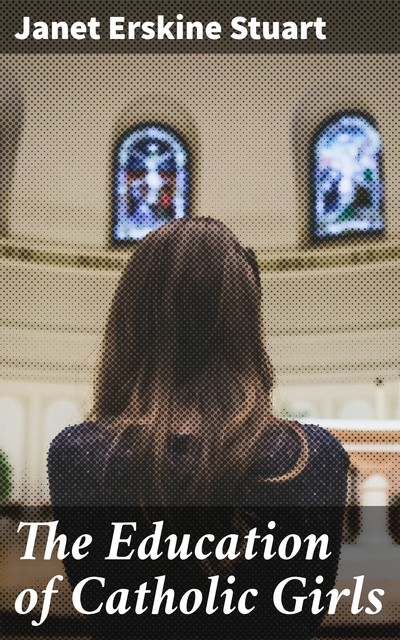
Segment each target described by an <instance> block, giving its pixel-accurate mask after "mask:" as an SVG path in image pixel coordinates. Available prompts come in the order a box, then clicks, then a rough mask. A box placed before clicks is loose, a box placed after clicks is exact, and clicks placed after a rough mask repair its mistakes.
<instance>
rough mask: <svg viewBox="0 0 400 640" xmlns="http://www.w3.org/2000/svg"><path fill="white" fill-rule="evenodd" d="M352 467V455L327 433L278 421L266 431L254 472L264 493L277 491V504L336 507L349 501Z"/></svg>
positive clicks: (317, 427) (310, 427)
mask: <svg viewBox="0 0 400 640" xmlns="http://www.w3.org/2000/svg"><path fill="white" fill-rule="evenodd" d="M302 460H303V462H302ZM348 467H349V456H348V454H347V453H346V451H345V449H344V447H343V445H342V444H341V443H340V441H339V440H338V439H337V438H336V437H335V436H334V435H333V434H332V433H331V432H330V431H328V430H327V429H324V428H323V427H320V426H318V425H314V424H301V423H299V422H296V421H289V420H277V422H276V423H271V424H268V425H266V428H265V429H264V431H263V434H262V437H261V439H260V443H259V447H258V450H257V453H256V456H255V462H254V464H253V465H252V472H253V474H254V475H255V476H256V478H257V479H258V481H260V482H261V486H264V489H266V490H267V491H268V490H269V488H273V491H274V492H275V493H276V494H277V500H279V499H282V501H283V502H285V500H286V499H287V500H288V502H293V503H295V504H310V505H311V504H316V505H324V504H332V505H335V504H343V503H344V501H345V497H346V491H347V471H348ZM296 470H297V471H298V472H297V471H296ZM294 471H295V472H294ZM254 475H253V477H254ZM280 478H282V482H276V481H274V480H276V479H280ZM271 480H272V481H273V482H272V483H271V482H269V481H271ZM285 480H287V481H285ZM262 481H265V482H262ZM258 485H259V483H258V484H257V486H258ZM281 494H282V496H281ZM283 494H284V496H283Z"/></svg>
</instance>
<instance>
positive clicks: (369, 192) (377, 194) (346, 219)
mask: <svg viewBox="0 0 400 640" xmlns="http://www.w3.org/2000/svg"><path fill="white" fill-rule="evenodd" d="M381 156H382V144H381V137H380V134H379V131H378V130H377V128H376V127H375V125H374V124H373V123H372V121H370V120H369V119H367V118H365V117H364V116H362V115H358V114H352V113H342V114H339V115H337V116H336V117H335V118H333V119H332V120H330V122H329V123H328V124H327V125H326V126H325V127H324V128H323V129H322V130H321V131H320V133H319V135H318V136H317V137H316V140H315V143H314V146H313V171H314V172H313V194H314V203H313V204H314V206H313V226H314V235H315V236H316V237H319V238H325V237H329V236H334V237H335V236H340V235H342V234H346V233H349V232H373V231H382V230H383V229H384V218H383V210H382V203H383V180H382V166H381Z"/></svg>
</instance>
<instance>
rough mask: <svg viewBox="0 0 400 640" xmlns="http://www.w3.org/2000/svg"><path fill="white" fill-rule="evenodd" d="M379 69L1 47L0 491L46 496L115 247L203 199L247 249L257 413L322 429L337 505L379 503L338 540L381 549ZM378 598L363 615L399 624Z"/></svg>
mask: <svg viewBox="0 0 400 640" xmlns="http://www.w3.org/2000/svg"><path fill="white" fill-rule="evenodd" d="M399 71H400V69H399V57H398V56H397V55H391V54H385V55H383V54H382V55H381V54H376V55H375V54H374V55H372V54H371V55H367V54H362V55H361V54H360V55H359V54H330V55H328V54H327V55H313V54H306V55H273V54H271V55H241V54H217V55H212V54H210V55H208V54H207V55H196V54H193V55H191V54H185V55H170V54H157V55H156V54H153V55H134V56H128V55H123V54H121V55H119V54H118V55H111V54H107V55H99V54H98V55H78V54H77V55H63V54H49V55H47V54H46V55H35V54H25V55H19V56H18V55H13V54H5V55H2V56H1V59H0V77H1V79H2V85H3V91H2V95H1V98H0V120H1V122H0V127H1V140H0V145H1V160H0V170H1V172H2V186H1V227H0V233H1V235H0V264H1V271H2V278H1V285H0V286H1V317H0V322H1V325H0V331H1V347H0V349H1V363H0V415H1V421H0V452H1V468H0V472H1V473H2V475H3V476H4V478H7V483H6V481H5V480H4V487H5V486H6V484H7V495H5V494H4V495H3V496H2V501H7V502H9V503H15V504H29V503H30V504H32V503H34V504H43V505H46V504H47V503H48V501H49V495H48V489H47V480H46V454H47V449H48V446H49V443H50V442H51V440H52V439H53V438H54V436H55V435H56V434H57V433H58V432H59V431H61V430H62V429H63V428H64V427H66V426H67V425H70V424H76V423H78V422H82V421H83V420H84V419H85V417H86V416H88V415H89V413H90V409H91V402H92V397H91V390H92V382H93V377H94V374H95V369H96V365H97V363H98V358H99V349H100V345H101V339H102V332H103V329H104V325H105V321H106V317H107V313H108V310H109V307H110V303H111V298H112V295H113V292H114V290H115V286H116V283H117V281H118V278H119V276H120V273H121V270H122V269H123V267H124V265H125V264H126V261H127V259H128V257H129V256H130V255H131V252H132V251H134V250H135V244H136V243H137V242H140V239H141V238H142V237H144V235H145V234H146V233H147V232H148V231H149V230H150V229H151V228H153V227H154V225H155V226H157V225H160V224H162V223H163V221H164V220H167V219H170V218H171V217H179V216H183V215H193V216H211V217H213V218H217V219H219V220H222V221H223V222H224V223H226V224H227V225H228V226H229V227H230V229H232V231H233V232H234V233H235V234H236V235H237V237H238V238H239V240H240V241H241V242H242V243H243V244H244V245H245V246H248V247H251V248H253V249H254V251H255V253H256V256H257V259H258V263H259V267H260V272H261V281H262V291H263V301H262V305H263V323H264V335H265V344H266V349H267V351H268V353H269V355H270V358H271V361H272V364H273V367H274V370H275V375H276V382H275V389H274V396H273V401H274V407H275V410H276V412H277V413H279V414H280V415H283V416H288V417H294V418H296V419H297V420H299V421H303V422H306V423H307V422H309V423H314V424H320V425H322V426H324V427H326V428H328V429H330V430H332V431H333V433H335V435H336V436H337V437H338V438H339V439H340V440H341V441H342V443H343V444H344V446H345V448H346V450H347V451H348V453H349V454H350V457H351V474H350V480H349V492H348V494H349V495H348V502H349V505H350V506H353V507H354V506H362V507H364V506H372V505H374V506H380V507H385V509H383V510H382V513H384V514H386V515H384V516H383V517H382V518H381V520H379V518H378V519H377V518H375V519H374V518H372V519H371V518H370V519H368V517H367V516H366V517H365V518H364V519H363V520H362V522H361V524H360V523H358V524H357V523H356V525H355V526H354V523H351V522H349V523H347V534H346V535H347V542H346V545H345V547H346V548H347V549H349V548H350V549H351V552H352V553H354V547H355V546H357V545H358V550H359V552H360V553H361V554H362V553H368V554H370V553H371V545H372V549H373V548H374V544H375V545H376V544H379V545H380V548H382V545H383V547H385V549H387V550H386V551H385V553H386V554H387V557H388V558H391V557H392V556H393V564H394V566H395V563H396V561H397V568H399V561H398V557H399V556H398V554H399V546H398V544H399V541H400V533H399V524H398V518H399V516H398V510H399V508H400V473H399V462H400V314H399V299H400V278H399V266H400V242H399V241H400V216H399V204H398V196H399V187H398V182H399V180H398V168H399V166H400V121H399V117H398V96H399V91H400V73H399ZM146 136H147V137H146ZM346 136H347V137H346ZM149 140H150V143H151V144H150V146H149V145H148V146H147V147H145V146H144V145H145V143H146V144H147V143H148V142H149ZM157 145H158V146H157ZM161 147H162V151H160V153H164V154H165V157H166V156H167V155H168V154H169V156H168V158H169V159H168V158H167V159H165V162H164V164H162V161H161V160H154V157H155V155H154V154H156V157H157V158H159V157H160V156H157V153H158V152H159V151H157V149H158V150H159V149H160V148H161ZM354 149H355V150H354ZM134 153H135V154H136V156H135V158H136V160H135V162H133V161H132V162H131V164H129V163H128V160H127V158H128V159H129V158H130V157H131V156H132V154H134ZM152 153H153V155H152V156H151V154H152ZM150 156H151V157H152V158H153V160H154V162H155V165H151V167H152V169H149V168H148V167H150V164H149V162H150V161H149V158H150ZM171 158H172V160H171ZM157 162H159V164H158V165H157ZM141 163H142V164H141ZM357 163H358V164H357ZM128 164H129V166H128ZM356 165H357V166H356ZM146 167H147V168H146ZM171 167H172V168H171ZM151 171H152V173H151ZM146 172H147V173H146ZM150 174H151V175H150ZM149 176H150V177H149ZM360 176H361V177H360ZM160 185H162V186H160ZM186 186H187V188H186ZM189 187H190V188H189ZM146 189H147V191H146ZM128 191H129V193H128ZM143 194H147V204H146V203H144V199H145V196H144V195H143ZM149 194H150V195H149ZM177 194H178V195H177ZM178 196H179V197H178ZM152 198H153V200H152ZM157 198H158V200H157V203H158V204H157V206H153V205H154V202H155V199H157ZM132 203H133V204H132ZM136 206H137V207H138V209H137V211H136V210H135V211H136V213H135V212H133V213H132V209H129V207H136ZM140 207H142V209H140ZM160 207H161V208H162V207H163V213H162V215H161V217H160V216H158V217H157V215H158V214H157V212H158V213H159V211H160ZM139 209H140V212H139ZM155 212H156V213H155ZM156 214H157V215H156ZM135 216H136V217H135ZM324 216H325V217H324ZM379 513H381V511H380V512H379ZM390 513H392V514H393V513H394V514H397V516H396V518H393V517H389V516H390ZM366 549H367V551H366ZM344 553H346V549H345V551H344ZM357 553H358V551H357ZM396 558H397V560H396ZM1 563H3V566H2V568H1V567H0V581H3V582H4V581H7V580H9V581H10V585H11V586H10V587H9V588H10V589H13V588H16V586H15V582H16V583H18V578H15V580H14V579H12V578H11V577H10V576H8V577H7V571H6V569H4V562H3V560H1V561H0V564H1ZM376 572H377V573H376V574H377V578H376V580H380V579H382V580H387V582H388V583H391V582H390V581H392V583H391V584H394V580H395V577H394V576H389V577H388V576H381V575H380V574H379V567H378V566H377V567H376ZM21 579H22V578H21ZM339 579H340V580H342V581H343V583H345V582H346V580H348V579H349V576H348V575H347V576H346V575H342V576H339ZM389 592H390V587H388V593H389ZM390 597H392V601H391V602H392V606H389V607H388V608H387V609H386V611H385V617H383V618H381V619H380V620H379V621H374V622H376V623H378V622H380V623H385V624H393V623H398V622H399V617H400V613H399V609H398V607H397V608H396V606H395V601H396V598H397V600H398V594H393V593H392V595H391V596H389V600H390ZM0 608H1V606H0ZM378 617H379V616H377V618H378ZM357 622H359V623H360V624H361V625H362V624H366V622H368V623H369V624H371V623H370V622H369V621H366V620H365V618H364V619H363V620H360V621H357ZM332 624H333V623H332V621H329V620H328V621H326V622H325V623H324V625H325V626H324V628H325V631H324V633H325V635H324V636H323V637H328V634H329V628H330V627H329V625H331V626H332ZM326 629H328V631H327V630H326ZM360 633H361V632H360ZM321 637H322V636H321ZM329 637H339V636H334V635H332V632H331V635H330V636H329ZM340 637H341V638H342V640H343V639H344V637H345V635H341V636H340ZM351 637H360V638H361V637H362V636H361V635H359V636H354V635H352V636H351ZM368 637H372V636H368ZM380 637H383V636H380ZM388 637H394V636H388Z"/></svg>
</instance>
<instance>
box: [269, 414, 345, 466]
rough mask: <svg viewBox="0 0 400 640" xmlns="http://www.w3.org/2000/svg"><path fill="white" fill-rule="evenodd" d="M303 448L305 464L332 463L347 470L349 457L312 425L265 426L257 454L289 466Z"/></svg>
mask: <svg viewBox="0 0 400 640" xmlns="http://www.w3.org/2000/svg"><path fill="white" fill-rule="evenodd" d="M304 444H306V447H307V457H308V459H309V461H310V462H311V461H313V462H316V461H317V460H318V461H325V462H327V461H328V460H329V461H335V463H337V464H339V465H344V466H347V465H348V462H349V457H348V455H347V453H346V451H345V449H344V447H343V445H342V444H341V442H340V441H339V440H338V438H336V437H335V436H334V435H333V434H332V433H331V432H330V431H328V429H325V428H323V427H320V426H319V425H316V424H302V423H300V422H297V421H291V420H278V421H277V422H276V423H274V422H272V423H271V424H268V425H266V427H265V429H264V431H263V434H262V438H261V441H260V454H261V456H266V457H267V458H275V459H276V458H277V459H280V458H282V462H283V459H285V464H287V466H290V465H291V464H292V463H294V462H296V461H297V460H298V458H299V456H300V455H301V452H302V448H303V447H304Z"/></svg>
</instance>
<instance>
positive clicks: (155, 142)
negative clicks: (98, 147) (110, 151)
mask: <svg viewBox="0 0 400 640" xmlns="http://www.w3.org/2000/svg"><path fill="white" fill-rule="evenodd" d="M115 165H116V166H115V182H114V207H115V209H114V229H113V237H114V240H116V241H120V242H124V241H129V240H141V239H142V238H144V237H145V236H146V235H147V234H148V233H149V232H150V231H152V230H153V229H157V228H158V227H160V226H161V225H163V224H164V223H165V222H168V221H169V220H173V219H175V218H183V217H184V216H186V215H188V213H189V180H190V175H189V152H188V149H187V147H186V145H185V144H184V142H183V141H182V140H181V138H180V136H179V135H178V134H177V133H176V132H174V131H173V130H172V129H169V128H167V127H165V126H162V125H158V124H148V125H145V126H140V127H137V128H135V129H133V130H130V131H129V132H128V133H126V134H125V135H124V136H123V138H122V139H121V140H120V142H119V144H118V145H117V148H116V158H115Z"/></svg>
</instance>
